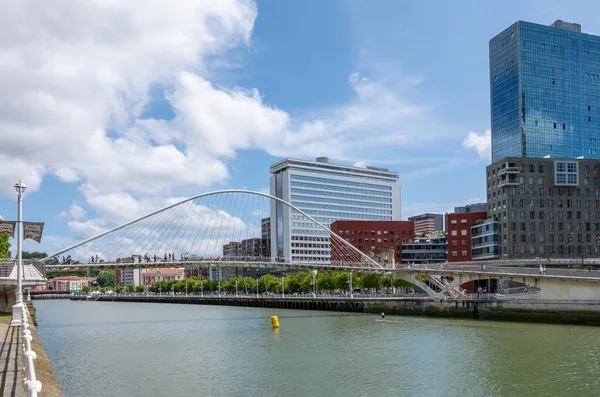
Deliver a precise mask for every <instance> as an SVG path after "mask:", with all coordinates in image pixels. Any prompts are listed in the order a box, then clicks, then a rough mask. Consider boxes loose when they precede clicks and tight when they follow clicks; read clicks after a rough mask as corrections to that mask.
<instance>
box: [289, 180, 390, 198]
mask: <svg viewBox="0 0 600 397" xmlns="http://www.w3.org/2000/svg"><path fill="white" fill-rule="evenodd" d="M290 187H304V188H309V189H322V190H323V191H325V192H330V191H332V190H333V191H338V192H346V193H363V194H372V195H374V196H384V197H391V196H392V192H383V191H380V190H367V189H358V188H352V187H344V186H333V185H318V184H315V183H306V182H298V181H290ZM311 194H318V192H317V191H314V192H311Z"/></svg>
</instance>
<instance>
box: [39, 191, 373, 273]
mask: <svg viewBox="0 0 600 397" xmlns="http://www.w3.org/2000/svg"><path fill="white" fill-rule="evenodd" d="M227 194H245V195H250V196H257V197H262V198H267V199H269V202H276V203H281V204H282V205H284V206H286V207H288V208H290V209H291V210H293V211H295V212H297V213H298V214H300V215H301V216H303V217H304V218H306V219H307V220H309V221H310V222H312V223H313V224H314V225H315V226H316V227H317V228H319V229H320V230H322V231H323V232H325V233H326V234H328V235H329V238H330V242H333V241H335V243H336V244H339V245H340V246H341V247H343V248H342V250H343V251H344V252H346V253H347V254H346V255H348V257H350V256H352V258H354V260H358V261H360V263H361V264H362V266H363V267H371V268H375V269H383V266H382V265H380V264H379V263H377V262H376V261H374V260H373V259H372V258H370V257H369V256H367V255H365V254H364V253H363V252H361V251H360V250H358V249H357V248H356V247H354V246H353V245H351V244H350V243H349V242H347V241H346V240H344V239H343V238H341V237H340V236H338V235H337V234H336V233H334V232H332V231H331V230H330V229H329V228H328V227H326V226H325V225H323V224H322V223H321V222H319V221H317V220H316V219H315V218H314V217H313V216H311V215H309V214H307V213H306V212H305V211H303V210H301V209H300V208H298V207H297V206H295V205H293V204H291V203H289V202H287V201H285V200H283V199H280V198H278V197H275V196H273V195H270V194H267V193H262V192H256V191H252V190H244V189H226V190H216V191H211V192H207V193H201V194H198V195H195V196H192V197H188V198H186V199H183V200H181V201H179V202H177V203H174V204H171V205H168V206H166V207H164V208H161V209H159V210H156V211H152V212H150V213H148V214H146V215H143V216H141V217H139V218H136V219H134V220H131V221H129V222H125V223H123V224H121V225H119V226H116V227H113V228H111V229H109V230H106V231H104V232H101V233H99V234H97V235H95V236H93V237H90V238H87V239H85V240H82V241H80V242H78V243H76V244H73V245H71V246H69V247H66V248H64V249H61V250H59V251H56V252H54V253H52V254H50V255H48V256H47V257H46V258H44V259H42V260H41V261H42V262H48V261H50V260H53V258H57V257H59V256H60V255H62V254H65V253H68V252H72V251H74V250H76V249H78V248H80V247H83V246H85V245H86V244H90V243H93V242H97V241H98V240H100V239H102V238H104V237H106V236H110V235H112V234H114V233H117V232H119V231H122V230H123V229H126V228H127V227H129V226H134V225H139V224H140V223H142V222H144V221H146V220H148V219H151V218H152V217H154V216H158V215H161V214H163V213H165V212H167V211H169V210H173V209H176V208H178V207H181V206H183V205H184V204H186V203H191V202H193V201H195V200H198V199H202V198H208V197H211V196H220V195H227ZM340 262H341V263H342V264H343V263H344V262H343V261H340ZM346 265H350V263H346ZM349 267H351V266H349Z"/></svg>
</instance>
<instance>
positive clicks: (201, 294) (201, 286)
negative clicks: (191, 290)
mask: <svg viewBox="0 0 600 397" xmlns="http://www.w3.org/2000/svg"><path fill="white" fill-rule="evenodd" d="M200 296H201V297H203V298H204V283H203V282H201V283H200Z"/></svg>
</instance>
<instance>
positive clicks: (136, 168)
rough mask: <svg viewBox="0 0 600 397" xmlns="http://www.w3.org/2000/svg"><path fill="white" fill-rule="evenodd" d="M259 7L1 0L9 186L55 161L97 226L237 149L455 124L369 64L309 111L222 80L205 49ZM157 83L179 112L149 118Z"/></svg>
mask: <svg viewBox="0 0 600 397" xmlns="http://www.w3.org/2000/svg"><path fill="white" fill-rule="evenodd" d="M56 15H60V16H61V18H59V19H58V18H56ZM256 16H257V8H256V5H255V3H254V2H253V1H251V0H219V1H208V0H207V1H194V0H181V1H176V2H171V3H166V2H164V1H161V0H152V1H141V0H121V1H119V0H113V1H110V2H106V1H105V2H72V1H69V0H55V1H52V2H39V3H32V2H18V1H9V2H2V3H0V59H2V62H1V63H0V87H2V90H0V141H1V142H2V145H0V162H2V163H3V164H10V167H4V168H2V169H0V193H2V194H4V195H6V196H7V197H14V191H13V190H12V188H11V186H12V185H13V184H14V183H15V182H16V181H17V180H18V179H19V178H21V177H22V178H23V180H24V181H25V183H26V184H27V185H28V186H29V188H30V189H29V191H35V190H37V189H39V187H40V185H41V182H42V179H43V178H44V176H45V175H48V174H52V175H54V176H56V177H57V178H59V179H60V180H62V181H64V182H66V183H77V184H78V185H79V189H80V191H81V192H82V193H83V196H84V199H85V204H83V203H80V204H81V205H80V204H73V206H72V207H71V208H70V209H69V211H65V212H64V214H63V215H64V216H68V217H70V218H71V221H70V222H69V227H70V228H71V229H72V230H73V232H74V233H76V234H77V236H82V237H85V236H88V237H89V236H90V235H93V234H96V233H97V232H99V231H101V230H104V229H105V228H107V227H111V226H114V225H116V224H120V223H123V222H126V221H129V220H131V219H134V218H136V217H139V216H142V215H144V214H146V213H148V212H151V211H153V210H156V209H158V208H161V207H162V206H164V205H166V204H165V203H169V202H173V200H176V198H171V199H170V198H168V197H169V196H172V195H173V194H174V192H178V191H181V189H183V188H189V187H193V188H194V189H203V188H207V187H209V186H211V185H212V184H215V183H219V182H224V181H225V180H226V179H227V178H228V177H229V171H228V169H227V165H226V161H227V160H228V159H229V158H232V157H233V156H235V154H236V152H237V151H238V150H240V149H249V148H255V149H263V150H265V151H267V152H268V153H270V154H272V155H275V156H288V155H291V156H298V157H313V156H315V155H322V154H324V153H326V154H327V155H329V156H330V157H332V158H336V159H340V160H347V161H355V160H356V159H357V158H363V159H364V158H380V156H381V150H382V148H384V147H385V148H390V147H392V148H393V147H406V146H410V145H427V144H428V142H431V140H433V139H446V138H447V137H448V135H449V133H448V128H441V127H440V126H438V125H436V124H435V122H433V121H431V120H432V118H431V117H430V116H429V110H430V109H429V106H422V105H414V104H412V103H411V102H410V101H408V100H407V99H406V98H405V96H404V91H403V90H398V89H396V88H397V87H396V88H394V87H392V86H390V85H389V84H387V82H384V81H382V80H378V79H374V80H372V79H369V78H367V77H365V76H361V75H360V74H358V73H353V74H352V75H350V76H349V84H350V87H351V88H352V90H353V92H354V96H353V98H352V99H351V100H350V101H349V102H348V103H346V104H343V105H340V106H337V107H333V108H328V109H319V110H315V111H313V112H312V113H311V114H310V115H303V116H301V117H298V118H293V117H291V116H290V115H289V114H288V113H286V112H285V111H283V110H281V109H277V108H276V107H275V106H272V105H270V104H268V103H265V102H264V100H263V98H262V97H261V95H260V93H259V91H258V90H257V89H247V88H242V87H229V88H228V87H217V86H215V85H214V84H213V83H212V82H211V81H210V79H209V76H210V74H209V73H208V72H207V66H206V64H205V62H206V61H205V60H206V59H207V58H208V57H211V59H214V57H219V59H221V58H220V57H223V58H222V59H226V58H227V54H228V53H229V52H230V51H231V50H232V49H234V48H236V47H240V46H246V45H249V44H250V38H251V34H252V30H253V27H254V21H255V18H256ZM416 83H417V82H413V83H412V84H416ZM154 86H161V87H166V98H167V100H168V101H169V103H170V104H171V106H172V110H173V112H174V114H175V117H174V118H173V119H172V120H169V121H167V120H161V119H152V118H142V117H143V114H144V110H145V109H146V107H147V105H148V103H149V100H150V98H149V92H150V90H151V88H152V87H154ZM371 137H377V139H370V138H371ZM357 142H361V144H360V145H357V144H356V143H357ZM357 164H361V165H364V163H363V162H358V163H357ZM75 206H76V207H75ZM86 209H87V210H90V212H91V210H93V211H94V213H95V216H96V217H95V218H93V219H85V217H86Z"/></svg>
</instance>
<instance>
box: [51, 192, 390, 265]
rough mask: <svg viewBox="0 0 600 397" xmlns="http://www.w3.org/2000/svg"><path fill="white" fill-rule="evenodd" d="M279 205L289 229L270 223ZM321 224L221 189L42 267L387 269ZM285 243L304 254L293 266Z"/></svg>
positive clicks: (266, 200)
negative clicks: (287, 215) (285, 214)
mask: <svg viewBox="0 0 600 397" xmlns="http://www.w3.org/2000/svg"><path fill="white" fill-rule="evenodd" d="M276 206H280V207H286V209H287V210H288V211H289V214H290V220H291V224H290V227H289V228H284V226H283V223H282V222H278V221H276V222H274V224H271V216H270V214H271V210H272V209H274V208H275V207H276ZM281 212H283V211H281ZM314 212H316V213H317V214H318V212H319V211H316V210H315V211H314ZM317 218H318V215H315V216H311V215H309V214H308V213H306V212H304V211H302V210H301V209H299V208H298V207H296V206H294V205H292V204H290V203H288V202H286V201H284V200H282V199H279V198H277V197H274V196H271V195H269V194H266V193H261V192H254V191H249V190H220V191H214V192H209V193H203V194H199V195H196V196H193V197H190V198H187V199H184V200H181V201H179V202H176V203H174V204H171V205H169V206H167V207H165V208H162V209H159V210H157V211H154V212H151V213H149V214H146V215H144V216H141V217H139V218H137V219H134V220H132V221H130V222H127V223H124V224H122V225H119V226H116V227H114V228H112V229H110V230H107V231H105V232H102V233H100V234H98V235H96V236H94V237H91V238H88V239H86V240H83V241H81V242H79V243H77V244H74V245H72V246H70V247H67V248H64V249H62V250H60V251H57V252H55V253H53V254H51V255H49V256H48V257H47V258H44V259H43V260H42V262H44V264H45V266H46V268H47V269H64V270H67V269H74V268H79V269H106V268H155V267H197V266H218V267H268V268H273V267H278V268H292V269H294V268H297V269H305V268H324V269H325V268H326V269H330V268H336V269H340V268H352V269H363V270H384V267H383V266H382V265H381V264H379V263H378V262H377V261H375V260H374V259H373V258H371V257H370V256H368V255H366V254H364V253H363V252H361V251H359V250H358V249H357V248H355V247H354V246H352V245H351V244H349V243H348V242H347V241H345V240H344V239H342V238H341V237H339V236H338V235H337V234H335V233H333V232H332V231H331V230H329V228H328V227H327V226H325V225H323V224H322V223H321V222H319V220H318V219H317ZM284 238H285V239H287V240H288V241H290V244H291V245H292V251H293V252H294V253H298V255H295V259H294V260H291V258H286V257H285V256H284V255H282V251H283V249H282V246H281V245H282V244H283V239H284ZM298 258H300V259H298Z"/></svg>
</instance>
